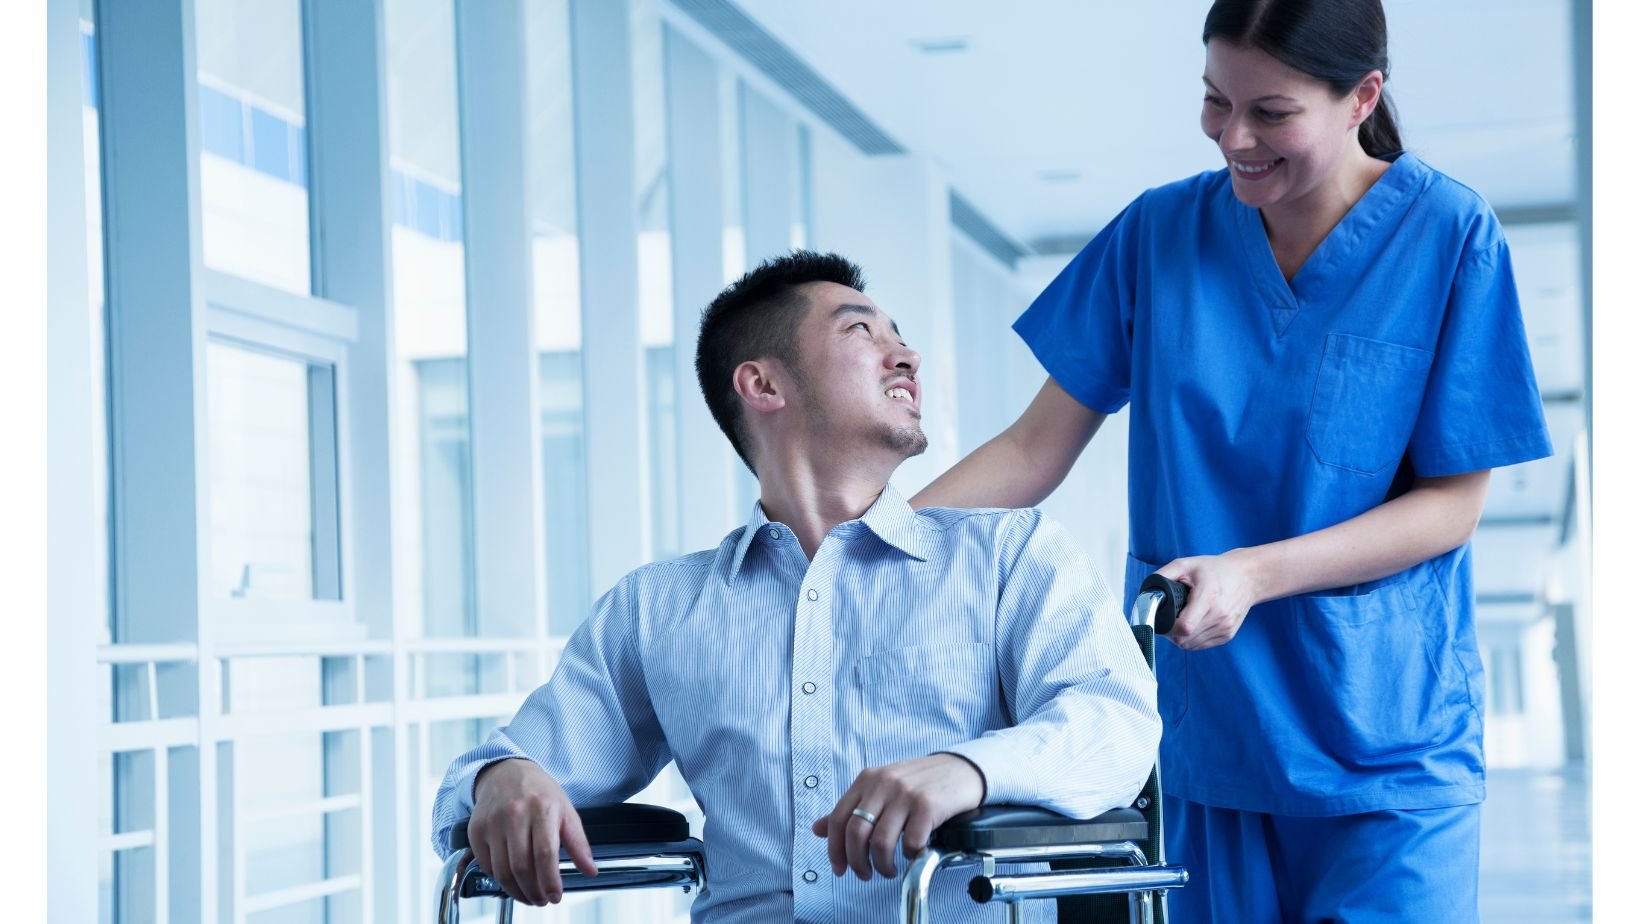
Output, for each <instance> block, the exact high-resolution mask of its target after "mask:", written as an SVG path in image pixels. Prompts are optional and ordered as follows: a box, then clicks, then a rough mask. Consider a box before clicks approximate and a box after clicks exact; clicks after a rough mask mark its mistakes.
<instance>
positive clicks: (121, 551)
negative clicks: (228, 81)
mask: <svg viewBox="0 0 1640 924" xmlns="http://www.w3.org/2000/svg"><path fill="white" fill-rule="evenodd" d="M97 48H98V52H99V64H100V71H101V74H102V83H101V88H100V89H101V97H100V98H101V101H102V112H101V120H102V130H103V138H104V144H103V184H104V190H103V193H104V198H103V207H104V214H105V216H106V221H105V233H106V240H107V276H108V348H109V386H110V387H109V394H110V396H111V402H110V408H109V410H110V423H111V430H112V435H113V440H112V452H113V460H112V470H113V483H114V492H113V499H112V500H113V512H114V516H113V529H114V545H113V548H114V558H113V566H114V568H113V570H114V581H113V591H114V608H115V613H116V619H117V626H118V631H119V640H120V641H123V642H166V641H190V640H194V639H197V640H198V641H199V644H200V657H201V663H202V664H209V663H210V661H209V657H210V652H211V643H212V640H213V639H212V632H211V628H212V627H211V626H210V625H209V623H208V622H206V621H204V620H202V619H201V612H202V608H201V601H202V599H203V596H204V594H205V593H206V589H205V580H206V576H208V575H209V573H210V565H209V561H208V558H207V551H208V549H207V547H206V546H205V545H204V543H202V542H201V541H200V537H201V536H204V535H208V529H209V525H210V517H209V512H208V510H207V506H206V502H207V490H206V486H207V485H208V484H209V481H208V478H207V476H206V463H207V459H208V456H207V448H206V446H205V442H204V438H203V433H202V423H203V421H204V420H205V404H204V400H205V389H204V387H203V379H204V375H205V362H204V359H205V350H204V345H205V337H204V331H205V327H204V307H205V302H204V298H203V294H202V286H201V273H200V267H201V252H200V235H199V228H200V210H199V164H198V150H199V146H198V100H197V92H196V87H197V83H196V75H195V66H194V17H193V4H192V3H191V2H189V0H145V2H126V3H106V2H105V3H101V4H99V5H98V9H97ZM209 674H210V672H209V671H206V670H201V671H200V684H199V693H200V696H199V702H200V706H201V709H202V711H204V710H208V709H209V708H210V703H211V702H212V700H211V696H210V693H211V691H212V689H213V687H212V682H211V681H212V680H213V679H214V678H211V677H209V676H208V675H209ZM189 762H190V763H193V762H192V761H189ZM193 765H194V766H197V770H198V789H197V794H198V798H197V799H187V800H183V799H177V800H172V801H171V805H170V812H171V814H170V817H169V824H170V830H171V851H170V855H169V856H168V857H161V858H159V860H158V865H159V868H161V869H166V868H168V869H169V876H168V878H169V892H170V907H169V911H168V914H167V917H168V919H169V920H172V921H197V920H200V919H201V918H202V917H203V916H204V915H205V914H206V913H207V912H208V913H210V914H215V913H216V909H217V895H216V878H217V877H216V868H217V860H218V858H217V856H216V847H217V844H216V824H215V822H216V819H215V816H214V811H213V810H212V807H213V806H214V805H215V804H216V796H215V787H216V755H215V753H214V752H213V750H212V749H211V748H209V747H206V748H201V749H200V750H199V752H198V754H197V763H193ZM161 885H162V887H163V885H164V884H163V883H162V884H161Z"/></svg>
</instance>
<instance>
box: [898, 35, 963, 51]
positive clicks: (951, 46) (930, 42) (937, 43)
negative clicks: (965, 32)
mask: <svg viewBox="0 0 1640 924" xmlns="http://www.w3.org/2000/svg"><path fill="white" fill-rule="evenodd" d="M911 47H912V48H915V49H917V50H918V51H920V52H922V53H923V54H926V55H945V54H955V53H956V52H959V51H967V50H968V38H967V36H962V35H953V36H947V37H945V38H930V39H912V40H911Z"/></svg>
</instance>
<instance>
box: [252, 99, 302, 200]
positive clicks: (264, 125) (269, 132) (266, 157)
mask: <svg viewBox="0 0 1640 924" xmlns="http://www.w3.org/2000/svg"><path fill="white" fill-rule="evenodd" d="M251 150H252V152H253V160H252V161H251V166H252V167H255V168H256V169H257V171H258V172H261V173H266V174H267V175H268V176H271V177H273V178H275V179H279V180H285V181H287V182H295V180H296V169H295V167H294V165H292V164H291V156H290V123H289V122H286V121H285V120H284V119H281V118H279V117H278V116H276V115H274V114H273V113H271V112H266V111H264V110H262V109H259V108H257V107H255V106H252V107H251Z"/></svg>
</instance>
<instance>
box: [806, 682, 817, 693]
mask: <svg viewBox="0 0 1640 924" xmlns="http://www.w3.org/2000/svg"><path fill="white" fill-rule="evenodd" d="M817 689H819V687H816V686H815V685H814V683H813V682H812V681H810V682H805V683H804V684H803V692H804V693H813V692H814V691H815V690H817Z"/></svg>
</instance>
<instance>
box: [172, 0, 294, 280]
mask: <svg viewBox="0 0 1640 924" xmlns="http://www.w3.org/2000/svg"><path fill="white" fill-rule="evenodd" d="M194 28H195V31H194V34H195V37H196V42H197V44H196V49H197V51H196V53H197V57H198V62H199V191H200V201H201V221H202V222H203V228H204V248H205V263H206V265H208V266H212V267H215V268H216V269H219V270H224V271H226V272H230V273H235V274H237V275H240V276H245V277H248V278H251V279H255V280H257V281H258V282H264V283H267V284H268V285H272V286H278V287H279V288H282V289H289V290H291V291H293V292H300V293H302V294H304V295H305V294H307V292H308V291H309V289H310V284H309V283H310V276H309V259H308V180H307V108H306V102H305V99H304V96H303V87H302V82H303V77H302V3H301V0H196V2H195V4H194Z"/></svg>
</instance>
